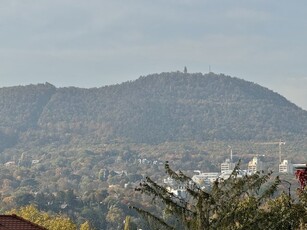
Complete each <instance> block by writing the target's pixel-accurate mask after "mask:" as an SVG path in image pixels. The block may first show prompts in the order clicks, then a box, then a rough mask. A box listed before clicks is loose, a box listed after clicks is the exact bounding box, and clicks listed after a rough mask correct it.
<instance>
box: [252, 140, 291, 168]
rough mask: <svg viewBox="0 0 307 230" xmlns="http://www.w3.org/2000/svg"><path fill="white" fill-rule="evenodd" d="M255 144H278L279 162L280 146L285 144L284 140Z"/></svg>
mask: <svg viewBox="0 0 307 230" xmlns="http://www.w3.org/2000/svg"><path fill="white" fill-rule="evenodd" d="M256 144H259V145H278V148H279V152H278V154H279V163H281V146H282V145H285V144H286V142H284V141H282V140H279V141H276V142H264V143H256Z"/></svg>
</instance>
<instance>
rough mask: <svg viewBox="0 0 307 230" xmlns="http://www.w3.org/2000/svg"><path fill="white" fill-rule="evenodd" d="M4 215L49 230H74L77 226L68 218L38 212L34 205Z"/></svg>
mask: <svg viewBox="0 0 307 230" xmlns="http://www.w3.org/2000/svg"><path fill="white" fill-rule="evenodd" d="M6 214H16V215H17V216H20V217H22V218H24V219H26V220H29V221H31V222H33V223H35V224H38V225H40V226H42V227H45V228H47V229H49V230H76V229H77V226H76V224H74V223H73V222H72V221H71V220H70V219H69V218H68V217H64V216H60V215H50V214H48V213H47V212H41V211H39V210H38V209H37V208H36V207H35V206H34V205H29V206H25V207H21V208H19V209H12V210H10V211H8V212H6Z"/></svg>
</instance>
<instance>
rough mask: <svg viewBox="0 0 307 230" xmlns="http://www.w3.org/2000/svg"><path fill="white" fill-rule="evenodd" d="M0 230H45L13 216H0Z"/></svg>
mask: <svg viewBox="0 0 307 230" xmlns="http://www.w3.org/2000/svg"><path fill="white" fill-rule="evenodd" d="M0 230H47V229H46V228H44V227H41V226H39V225H37V224H34V223H32V222H31V221H28V220H25V219H23V218H22V217H19V216H17V215H15V214H13V215H0Z"/></svg>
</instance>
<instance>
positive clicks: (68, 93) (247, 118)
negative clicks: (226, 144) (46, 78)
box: [0, 72, 307, 148]
mask: <svg viewBox="0 0 307 230" xmlns="http://www.w3.org/2000/svg"><path fill="white" fill-rule="evenodd" d="M0 97H1V101H0V115H1V116H0V135H1V137H2V138H1V139H2V140H6V141H5V143H0V144H1V147H2V148H4V147H7V146H9V145H12V144H14V143H16V142H17V139H18V138H17V137H18V136H20V135H24V134H25V132H27V133H28V134H26V135H30V133H31V132H38V131H40V132H48V133H49V135H50V133H52V134H54V135H55V136H57V135H60V134H58V133H59V132H60V133H66V134H67V135H68V134H70V135H78V134H82V135H89V136H91V137H92V138H95V139H97V140H113V139H124V140H126V141H130V142H135V143H148V144H156V143H162V142H165V141H182V140H198V141H203V140H252V139H256V140H257V139H258V140H260V139H262V140H266V139H272V138H275V139H276V138H284V137H287V138H288V137H293V136H301V135H304V136H305V135H306V133H307V131H306V130H307V112H306V111H304V110H302V109H300V108H299V107H297V106H296V105H294V104H293V103H291V102H289V101H288V100H287V99H286V98H284V97H282V96H281V95H279V94H277V93H274V92H272V91H271V90H269V89H267V88H264V87H261V86H259V85H257V84H254V83H251V82H247V81H244V80H241V79H238V78H232V77H229V76H225V75H222V74H220V75H216V74H214V73H209V74H205V75H203V74H201V73H195V74H188V73H182V72H171V73H161V74H153V75H149V76H146V77H140V78H139V79H137V80H135V81H130V82H124V83H122V84H118V85H112V86H105V87H101V88H91V89H81V88H75V87H69V88H58V89H57V88H55V87H54V86H52V85H50V84H48V83H46V84H40V85H30V86H18V87H8V88H1V89H0ZM2 142H3V141H2Z"/></svg>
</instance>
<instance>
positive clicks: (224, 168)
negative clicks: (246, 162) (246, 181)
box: [221, 158, 236, 173]
mask: <svg viewBox="0 0 307 230" xmlns="http://www.w3.org/2000/svg"><path fill="white" fill-rule="evenodd" d="M235 166H236V164H235V163H233V162H232V161H231V160H230V159H228V158H227V159H226V160H225V162H223V163H222V164H221V173H223V172H229V171H233V170H234V168H235Z"/></svg>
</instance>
